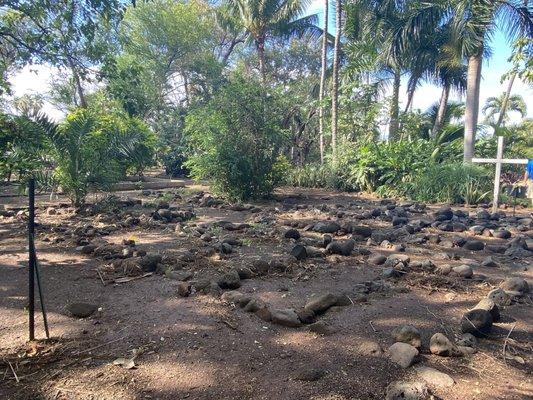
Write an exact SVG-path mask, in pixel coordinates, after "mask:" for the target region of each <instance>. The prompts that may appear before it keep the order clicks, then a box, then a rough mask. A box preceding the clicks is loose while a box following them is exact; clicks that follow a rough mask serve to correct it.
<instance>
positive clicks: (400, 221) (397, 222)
mask: <svg viewBox="0 0 533 400" xmlns="http://www.w3.org/2000/svg"><path fill="white" fill-rule="evenodd" d="M408 222H409V219H408V218H406V217H398V216H394V217H392V226H401V225H405V224H407V223H408Z"/></svg>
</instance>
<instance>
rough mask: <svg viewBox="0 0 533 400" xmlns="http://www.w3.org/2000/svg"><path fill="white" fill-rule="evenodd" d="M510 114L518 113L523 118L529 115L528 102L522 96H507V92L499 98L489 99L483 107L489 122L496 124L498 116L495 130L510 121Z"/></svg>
mask: <svg viewBox="0 0 533 400" xmlns="http://www.w3.org/2000/svg"><path fill="white" fill-rule="evenodd" d="M509 112H517V113H519V114H520V116H521V117H522V118H524V116H525V115H527V106H526V102H525V101H524V99H523V98H522V96H520V95H517V94H515V95H512V96H507V92H504V93H502V94H501V95H500V96H499V97H489V98H488V99H487V101H486V103H485V106H484V107H483V114H485V115H486V118H487V121H489V122H491V121H492V122H494V119H495V116H496V115H498V120H497V122H496V124H495V125H496V126H495V128H496V129H498V128H499V127H500V125H501V124H502V123H503V124H505V122H506V121H507V120H508V113H509Z"/></svg>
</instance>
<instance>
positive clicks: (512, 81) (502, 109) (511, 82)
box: [496, 72, 516, 130]
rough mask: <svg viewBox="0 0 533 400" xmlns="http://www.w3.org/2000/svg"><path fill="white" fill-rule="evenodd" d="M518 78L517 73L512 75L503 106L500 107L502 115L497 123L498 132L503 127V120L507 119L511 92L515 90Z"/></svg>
mask: <svg viewBox="0 0 533 400" xmlns="http://www.w3.org/2000/svg"><path fill="white" fill-rule="evenodd" d="M515 78H516V72H513V73H512V74H511V77H510V78H509V84H508V85H507V91H506V92H505V97H504V98H503V101H502V106H501V107H500V115H499V116H498V121H497V122H496V130H498V128H499V127H500V126H501V125H502V123H503V119H504V118H505V113H506V112H507V106H508V104H509V97H511V90H512V88H513V83H514V80H515Z"/></svg>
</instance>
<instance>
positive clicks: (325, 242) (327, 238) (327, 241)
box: [322, 234, 333, 247]
mask: <svg viewBox="0 0 533 400" xmlns="http://www.w3.org/2000/svg"><path fill="white" fill-rule="evenodd" d="M332 241H333V238H332V237H331V235H328V234H326V235H324V236H322V245H323V246H324V247H327V246H328V244H330V243H331V242H332Z"/></svg>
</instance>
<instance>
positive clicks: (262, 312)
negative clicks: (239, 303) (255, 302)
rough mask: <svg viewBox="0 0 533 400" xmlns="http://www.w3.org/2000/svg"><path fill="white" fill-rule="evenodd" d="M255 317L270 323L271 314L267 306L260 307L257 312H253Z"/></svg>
mask: <svg viewBox="0 0 533 400" xmlns="http://www.w3.org/2000/svg"><path fill="white" fill-rule="evenodd" d="M255 315H257V316H258V317H259V318H260V319H262V320H263V321H265V322H271V321H272V313H271V311H270V308H268V307H267V306H264V307H261V308H260V309H259V310H257V311H256V312H255Z"/></svg>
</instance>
